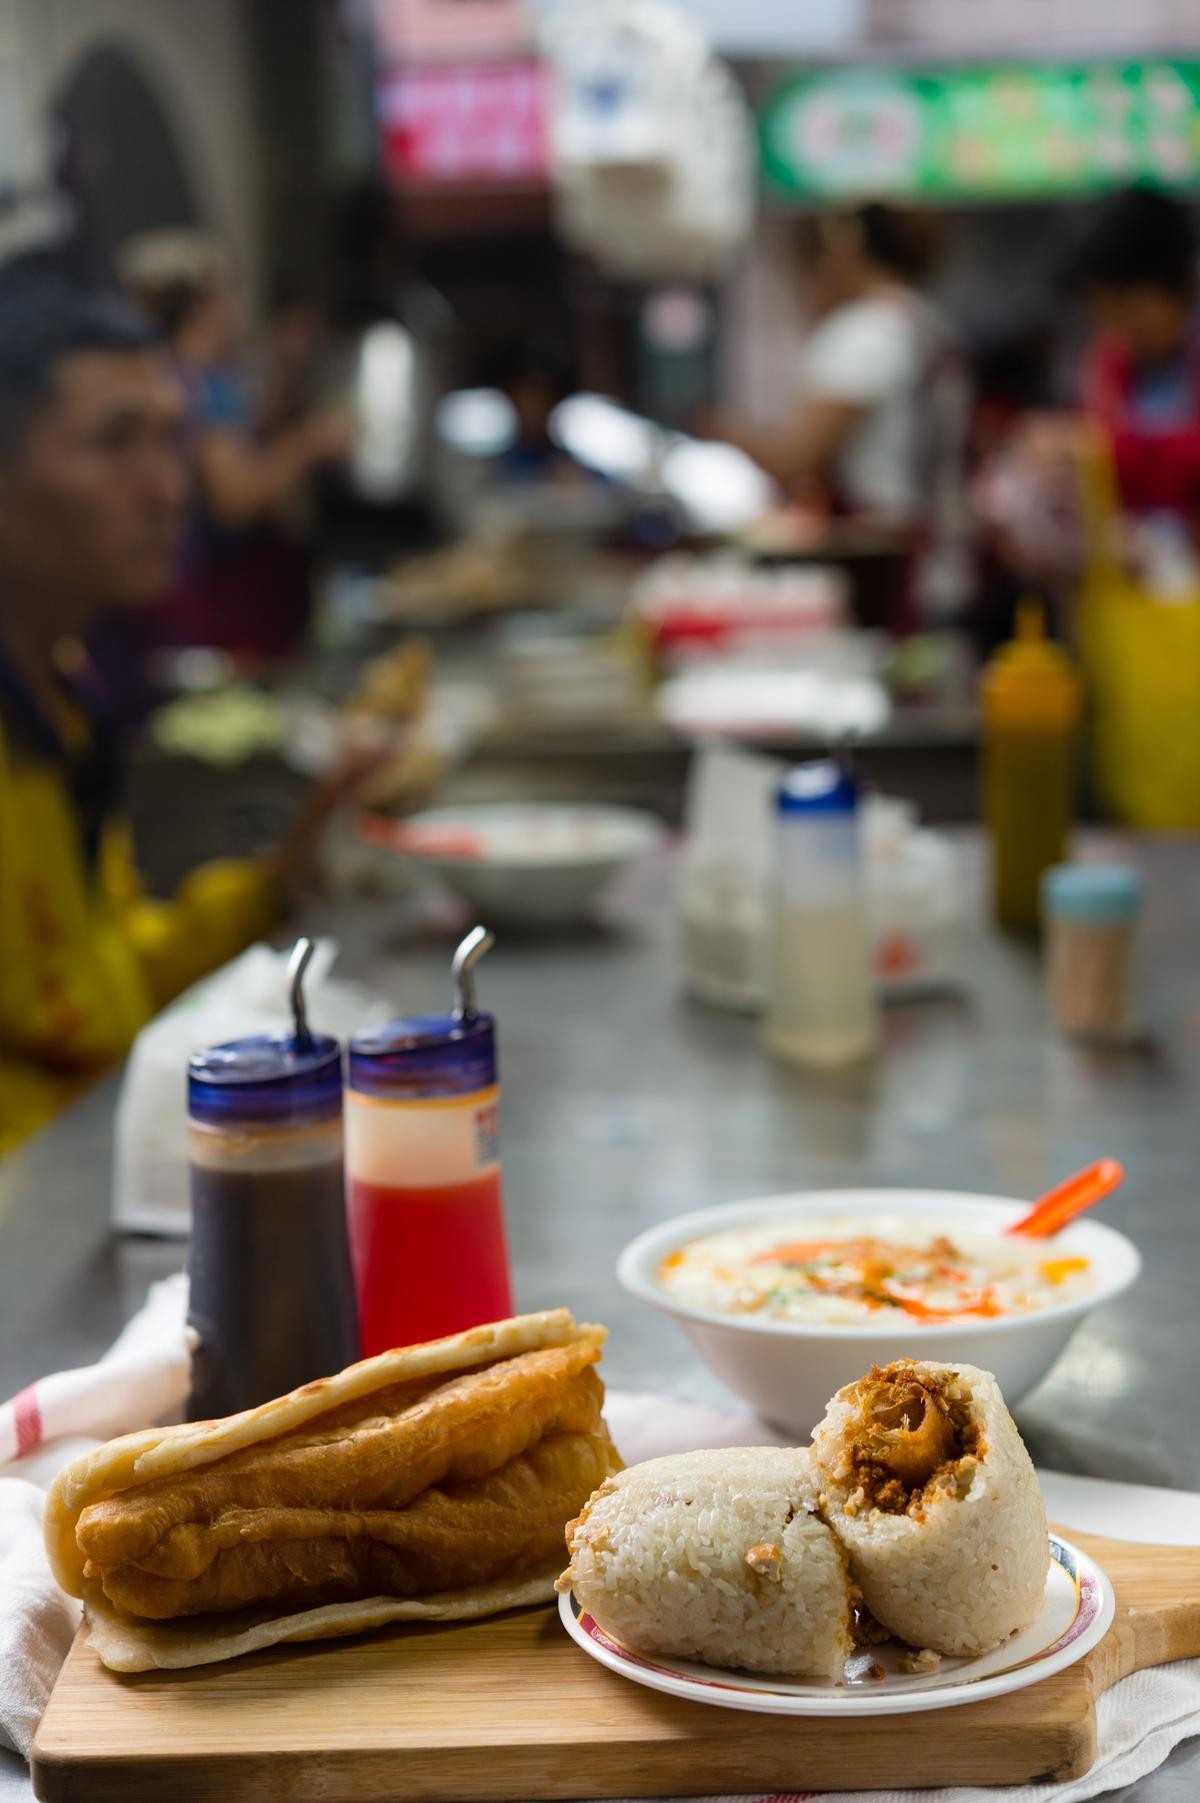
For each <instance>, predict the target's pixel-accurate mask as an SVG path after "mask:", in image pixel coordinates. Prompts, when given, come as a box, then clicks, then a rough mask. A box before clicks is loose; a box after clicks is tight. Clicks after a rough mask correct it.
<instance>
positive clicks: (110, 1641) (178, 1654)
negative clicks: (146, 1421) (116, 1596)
mask: <svg viewBox="0 0 1200 1803" xmlns="http://www.w3.org/2000/svg"><path fill="white" fill-rule="evenodd" d="M561 1564H562V1558H561V1556H560V1555H556V1556H555V1559H554V1561H553V1563H552V1564H550V1565H548V1566H546V1567H545V1569H544V1570H542V1571H540V1572H528V1573H526V1574H525V1575H524V1576H523V1577H517V1578H503V1579H501V1580H500V1581H499V1582H497V1583H494V1584H475V1585H473V1586H472V1587H471V1588H470V1589H467V1590H446V1591H443V1592H442V1593H441V1595H439V1596H423V1597H397V1596H373V1597H367V1598H364V1599H363V1600H362V1601H361V1602H356V1603H327V1604H326V1605H325V1606H324V1608H321V1609H300V1610H296V1611H294V1612H293V1613H292V1614H290V1615H280V1614H264V1613H262V1612H261V1611H260V1612H259V1613H257V1614H251V1613H249V1612H246V1613H243V1614H240V1615H195V1616H188V1617H185V1618H184V1619H183V1620H182V1621H176V1622H142V1621H134V1620H132V1619H131V1618H130V1617H129V1616H127V1615H121V1614H119V1613H118V1612H117V1610H115V1609H114V1608H113V1606H112V1604H111V1603H110V1602H109V1600H108V1598H107V1597H106V1596H105V1595H104V1592H103V1591H102V1590H101V1589H100V1587H99V1585H98V1584H97V1585H92V1584H91V1583H88V1584H86V1585H85V1586H84V1600H85V1603H86V1605H87V1617H88V1627H89V1629H90V1633H89V1635H88V1645H89V1646H91V1647H93V1648H94V1649H95V1651H96V1652H97V1653H98V1654H99V1655H100V1658H101V1659H102V1660H103V1662H104V1664H105V1665H106V1666H107V1667H108V1669H109V1671H113V1672H152V1671H183V1670H186V1669H187V1668H188V1667H189V1666H193V1665H216V1664H217V1663H218V1662H219V1661H220V1660H222V1659H238V1658H240V1657H241V1655H242V1654H243V1653H257V1652H261V1651H262V1649H263V1648H264V1647H271V1646H284V1645H286V1644H287V1642H288V1641H296V1640H339V1639H344V1638H345V1637H346V1635H348V1634H365V1633H367V1632H368V1631H369V1630H370V1629H372V1628H383V1627H387V1626H389V1625H390V1624H391V1623H393V1622H406V1621H478V1620H480V1619H481V1618H482V1617H483V1616H485V1615H498V1614H499V1613H500V1612H501V1610H503V1609H527V1608H529V1607H531V1606H532V1605H533V1604H536V1603H549V1602H553V1600H554V1579H555V1575H556V1573H557V1571H558V1568H559V1566H560V1565H561Z"/></svg>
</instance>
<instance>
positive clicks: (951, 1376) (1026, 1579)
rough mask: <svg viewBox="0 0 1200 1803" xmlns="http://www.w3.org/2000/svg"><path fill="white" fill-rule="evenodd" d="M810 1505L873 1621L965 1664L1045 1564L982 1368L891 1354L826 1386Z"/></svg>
mask: <svg viewBox="0 0 1200 1803" xmlns="http://www.w3.org/2000/svg"><path fill="white" fill-rule="evenodd" d="M813 1456H814V1458H815V1461H816V1465H817V1470H818V1474H819V1482H820V1497H819V1505H820V1508H821V1512H822V1514H823V1515H824V1518H825V1520H826V1521H827V1522H828V1523H829V1525H830V1527H831V1528H832V1529H833V1531H834V1533H835V1534H836V1535H837V1537H838V1539H839V1540H840V1541H841V1543H842V1545H843V1546H844V1547H845V1549H846V1551H847V1553H848V1554H849V1558H850V1569H851V1572H852V1573H853V1576H854V1578H855V1580H856V1581H857V1583H858V1585H859V1587H860V1588H861V1590H862V1594H863V1600H864V1602H865V1603H866V1605H867V1607H868V1609H870V1611H871V1613H872V1614H873V1615H874V1616H875V1618H876V1620H877V1621H879V1622H880V1623H882V1625H883V1626H884V1627H885V1628H888V1629H889V1630H890V1631H891V1632H892V1633H893V1634H896V1635H898V1636H899V1637H900V1639H902V1640H907V1641H908V1642H909V1643H910V1645H912V1646H916V1647H929V1648H932V1649H933V1650H934V1651H935V1652H938V1653H949V1654H956V1655H967V1656H973V1655H976V1654H979V1653H984V1652H987V1651H988V1650H989V1649H990V1648H992V1647H994V1646H998V1645H999V1643H1000V1642H1001V1641H1002V1640H1005V1639H1007V1637H1008V1636H1009V1635H1010V1634H1013V1633H1015V1632H1016V1631H1017V1630H1018V1629H1020V1628H1025V1627H1028V1626H1029V1624H1030V1623H1031V1622H1033V1621H1034V1620H1036V1618H1037V1616H1038V1614H1039V1612H1040V1610H1041V1607H1042V1600H1043V1597H1044V1595H1045V1588H1046V1572H1047V1570H1048V1567H1049V1560H1050V1555H1049V1543H1048V1539H1047V1533H1046V1511H1045V1505H1044V1504H1043V1502H1042V1493H1041V1488H1040V1486H1039V1484H1038V1480H1037V1475H1036V1473H1035V1472H1034V1469H1033V1463H1032V1461H1031V1459H1030V1457H1029V1454H1028V1452H1027V1451H1026V1450H1025V1444H1024V1441H1023V1440H1022V1439H1021V1436H1020V1434H1019V1433H1018V1432H1017V1428H1016V1424H1015V1422H1014V1421H1013V1418H1012V1416H1011V1415H1010V1414H1009V1412H1008V1409H1007V1407H1006V1406H1005V1402H1004V1398H1003V1396H1002V1395H1001V1393H1000V1387H999V1385H998V1384H997V1382H996V1380H995V1378H994V1377H993V1376H992V1374H991V1373H990V1372H989V1371H980V1370H978V1369H977V1368H976V1367H975V1366H974V1365H941V1364H935V1363H933V1362H932V1361H920V1360H916V1359H902V1360H899V1361H897V1362H896V1363H895V1364H892V1365H887V1366H884V1367H882V1368H880V1367H878V1366H877V1367H876V1368H875V1369H874V1370H872V1371H871V1372H870V1373H869V1374H868V1376H866V1377H863V1378H860V1379H859V1380H858V1381H857V1383H853V1384H847V1385H846V1387H845V1389H842V1390H839V1391H838V1393H837V1395H836V1396H835V1397H834V1398H833V1400H832V1402H831V1403H830V1404H829V1407H828V1409H827V1411H826V1414H825V1418H824V1420H823V1421H822V1422H821V1424H820V1426H819V1427H818V1428H817V1431H816V1434H815V1435H814V1437H813Z"/></svg>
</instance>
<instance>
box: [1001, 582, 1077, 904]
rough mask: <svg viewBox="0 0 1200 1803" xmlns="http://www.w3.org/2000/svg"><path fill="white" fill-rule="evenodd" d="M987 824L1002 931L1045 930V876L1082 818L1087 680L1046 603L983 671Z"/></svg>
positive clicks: (1024, 612)
mask: <svg viewBox="0 0 1200 1803" xmlns="http://www.w3.org/2000/svg"><path fill="white" fill-rule="evenodd" d="M981 693H982V701H983V817H984V821H985V824H986V826H987V830H988V834H989V837H990V839H991V847H992V907H993V911H994V913H995V916H996V919H997V921H998V922H999V923H1000V925H1001V926H1004V927H1008V928H1010V929H1011V930H1012V931H1014V932H1018V933H1036V932H1037V930H1038V925H1039V906H1040V903H1039V891H1040V884H1041V879H1042V873H1043V871H1045V870H1048V869H1049V868H1050V867H1051V865H1054V864H1061V863H1062V861H1063V859H1064V857H1065V855H1066V849H1067V835H1068V833H1069V831H1070V827H1071V821H1072V817H1073V815H1074V811H1075V809H1074V801H1075V746H1076V738H1077V734H1078V726H1079V707H1080V687H1079V677H1078V675H1077V674H1076V671H1075V668H1074V665H1073V664H1072V663H1071V660H1070V658H1069V657H1068V656H1067V655H1066V653H1065V652H1064V651H1063V650H1062V648H1061V647H1060V646H1058V645H1055V644H1052V643H1051V642H1050V641H1049V640H1048V639H1047V638H1046V628H1045V616H1044V614H1043V611H1042V608H1041V606H1040V604H1039V603H1038V602H1036V601H1022V602H1021V603H1020V605H1019V606H1018V608H1017V635H1016V638H1015V639H1013V640H1012V641H1011V642H1010V643H1009V644H1007V645H1002V646H1001V647H1000V649H999V650H998V651H997V652H996V653H995V655H994V656H993V657H992V659H991V660H990V662H989V663H988V665H987V667H986V669H985V670H984V673H983V682H982V690H981Z"/></svg>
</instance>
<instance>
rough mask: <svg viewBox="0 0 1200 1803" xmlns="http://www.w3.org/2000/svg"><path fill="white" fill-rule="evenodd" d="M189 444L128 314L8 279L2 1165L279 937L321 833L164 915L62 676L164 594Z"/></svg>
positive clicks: (85, 714)
mask: <svg viewBox="0 0 1200 1803" xmlns="http://www.w3.org/2000/svg"><path fill="white" fill-rule="evenodd" d="M182 433H183V399H182V396H181V394H180V393H179V390H178V386H177V384H176V382H175V380H174V378H173V376H172V372H171V368H170V365H169V363H168V361H167V358H166V356H165V353H164V352H163V351H162V350H161V349H160V348H159V347H158V345H157V344H156V343H155V341H154V340H153V338H152V336H151V335H150V334H149V332H148V331H147V330H146V328H145V327H144V326H143V325H142V324H141V322H140V321H139V320H138V318H137V316H136V315H134V314H132V313H131V312H129V311H128V310H127V309H126V308H125V307H124V306H123V305H122V304H120V303H119V302H117V301H114V300H110V299H108V298H106V297H103V296H100V295H97V294H94V293H90V292H86V291H81V290H78V289H74V288H72V287H69V286H67V285H65V284H63V283H61V282H59V281H57V280H50V279H48V278H44V277H38V278H34V277H27V278H21V279H18V278H16V277H14V278H11V280H10V281H9V283H8V284H4V283H3V282H0V1152H3V1151H4V1150H5V1148H6V1147H8V1146H11V1145H12V1144H14V1143H15V1142H16V1141H17V1140H18V1139H20V1138H21V1137H23V1136H24V1134H25V1133H27V1132H29V1131H30V1130H32V1128H33V1127H35V1126H37V1125H38V1124H40V1122H42V1121H43V1120H45V1119H46V1118H48V1117H49V1115H50V1114H52V1113H53V1112H54V1110H55V1109H56V1108H57V1107H58V1106H59V1105H60V1104H61V1102H62V1101H63V1100H65V1099H66V1098H67V1097H68V1096H69V1095H70V1094H71V1093H72V1091H73V1090H74V1089H75V1088H77V1087H78V1085H79V1084H80V1083H81V1082H82V1081H84V1080H85V1079H86V1078H87V1076H89V1075H90V1074H92V1073H94V1072H95V1071H97V1070H98V1069H101V1068H103V1067H104V1066H105V1065H106V1064H108V1063H111V1062H112V1061H113V1060H114V1059H115V1058H117V1057H119V1056H120V1054H121V1053H122V1052H123V1051H124V1050H125V1049H126V1048H127V1047H128V1045H129V1043H130V1041H131V1039H132V1038H133V1036H134V1034H135V1033H136V1032H137V1031H138V1029H139V1027H140V1026H141V1025H142V1024H143V1023H144V1022H145V1021H146V1020H147V1019H148V1018H149V1016H150V1015H151V1013H153V1011H154V1009H155V1008H156V1007H157V1006H159V1005H161V1004H162V1002H164V1001H165V1000H167V999H168V998H169V996H170V995H171V994H173V993H175V992H176V991H177V990H178V989H180V988H182V987H183V986H184V985H185V984H186V983H188V982H190V981H192V980H193V979H194V978H195V977H198V976H200V975H201V974H202V973H203V972H204V971H205V970H206V969H211V968H213V967H214V966H216V965H217V964H219V963H221V962H223V961H224V960H225V959H226V958H228V957H230V956H232V955H233V954H234V953H235V952H236V951H238V950H239V949H240V948H241V947H242V946H243V945H245V944H247V943H248V942H249V941H250V940H251V939H253V938H255V937H256V936H258V935H260V934H261V933H263V932H264V931H267V930H268V929H269V927H270V926H271V924H272V922H273V921H274V919H275V918H276V915H277V896H278V887H279V877H280V875H281V873H282V870H283V866H284V863H285V861H287V860H288V859H294V858H295V855H296V853H297V850H298V847H299V845H300V843H301V841H303V840H304V839H306V838H307V837H308V836H309V835H310V833H311V830H312V828H313V826H314V824H315V819H316V814H315V812H314V810H312V809H310V810H309V813H308V816H307V817H306V819H305V820H304V821H303V822H302V823H301V826H300V828H299V831H298V833H297V835H296V836H295V837H294V839H293V841H292V843H291V845H290V846H289V848H288V850H287V852H286V853H285V854H281V855H280V856H279V857H277V858H275V859H273V860H267V861H263V862H261V863H242V864H236V863H234V862H233V861H229V862H225V863H222V864H221V865H220V866H215V867H214V866H205V867H202V868H201V869H199V870H198V871H195V872H193V873H192V875H191V877H190V878H189V879H188V880H187V881H186V882H185V883H184V885H183V886H182V888H181V890H180V892H179V894H178V895H177V896H176V897H175V898H174V899H173V900H171V901H169V902H152V901H150V900H148V899H146V898H145V897H144V896H143V895H142V894H141V892H140V888H139V884H138V881H137V876H136V871H135V867H134V864H133V861H132V857H131V853H130V845H129V835H128V831H127V828H126V826H125V824H124V822H123V821H122V819H121V816H120V811H119V806H118V802H119V768H120V760H119V748H118V747H117V746H116V745H115V744H114V742H113V735H112V733H111V731H110V729H109V728H107V727H106V726H105V725H104V723H103V722H102V721H100V720H99V719H98V718H97V717H96V716H95V714H94V712H93V711H91V710H89V708H88V706H87V705H86V703H85V702H84V701H83V700H82V699H81V692H80V690H79V688H78V687H77V685H76V683H75V682H74V681H73V674H74V673H77V671H78V666H79V660H80V658H81V656H82V653H81V652H80V650H79V643H80V639H81V637H82V635H83V634H84V633H85V631H86V629H87V628H88V627H89V625H91V624H92V623H93V622H94V621H95V620H96V619H97V618H98V617H99V615H100V614H101V613H103V612H104V611H106V610H108V609H111V608H114V607H121V606H137V605H139V604H146V603H149V602H152V601H154V600H155V599H156V598H157V597H159V596H160V595H161V594H162V593H163V592H164V591H165V590H166V588H167V585H168V582H169V579H170V576H171V572H172V567H173V563H174V559H175V555H176V552H177V548H178V543H179V534H180V531H181V528H182V524H183V519H184V510H185V504H186V499H187V471H186V465H185V459H184V454H183V444H182ZM318 811H319V810H318ZM181 1081H182V1077H181Z"/></svg>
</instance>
